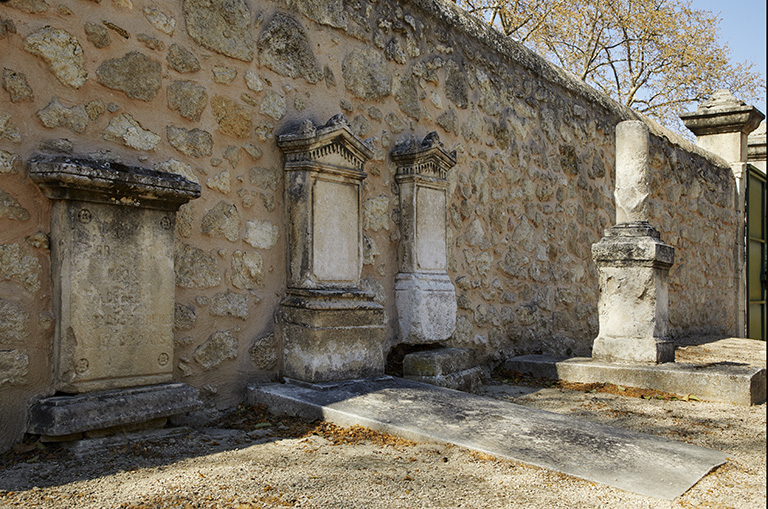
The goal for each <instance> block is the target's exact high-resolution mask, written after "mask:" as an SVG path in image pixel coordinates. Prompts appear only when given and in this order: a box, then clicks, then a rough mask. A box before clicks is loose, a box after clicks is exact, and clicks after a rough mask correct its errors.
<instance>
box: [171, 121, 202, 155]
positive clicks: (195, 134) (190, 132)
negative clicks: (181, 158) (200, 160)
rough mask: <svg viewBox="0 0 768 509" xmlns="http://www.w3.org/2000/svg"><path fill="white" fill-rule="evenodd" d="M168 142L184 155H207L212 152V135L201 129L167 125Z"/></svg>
mask: <svg viewBox="0 0 768 509" xmlns="http://www.w3.org/2000/svg"><path fill="white" fill-rule="evenodd" d="M165 134H166V136H167V137H168V143H170V144H171V146H172V147H173V148H175V149H176V150H178V151H179V152H181V153H182V154H184V155H188V156H191V157H207V156H209V155H211V154H212V153H213V136H211V133H209V132H208V131H204V130H203V129H185V128H184V127H177V126H175V125H169V126H166V128H165Z"/></svg>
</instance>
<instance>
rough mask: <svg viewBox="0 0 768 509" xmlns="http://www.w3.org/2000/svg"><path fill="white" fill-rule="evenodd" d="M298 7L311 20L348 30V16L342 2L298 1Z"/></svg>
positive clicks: (328, 0)
mask: <svg viewBox="0 0 768 509" xmlns="http://www.w3.org/2000/svg"><path fill="white" fill-rule="evenodd" d="M296 7H298V9H299V11H300V12H301V13H302V14H303V15H305V16H306V17H308V18H309V19H311V20H313V21H316V22H317V23H320V24H321V25H328V26H332V27H334V28H346V26H347V16H346V12H345V11H344V2H343V1H342V0H298V1H297V2H296Z"/></svg>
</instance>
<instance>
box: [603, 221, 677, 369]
mask: <svg viewBox="0 0 768 509" xmlns="http://www.w3.org/2000/svg"><path fill="white" fill-rule="evenodd" d="M605 233H606V235H605V236H604V237H603V238H602V239H601V240H600V242H598V243H596V244H593V245H592V257H593V259H594V261H595V264H596V265H597V271H598V277H599V283H600V301H599V304H598V312H599V320H600V332H599V335H598V337H597V338H596V339H595V341H594V344H593V346H592V356H593V357H594V358H595V359H600V360H604V361H607V362H633V363H637V362H648V363H660V362H673V361H674V360H675V349H674V345H673V344H672V342H671V341H670V339H669V314H668V313H669V312H668V308H669V303H668V288H669V268H670V267H671V266H672V264H673V263H674V253H675V251H674V249H673V248H672V247H671V246H669V245H667V244H665V243H664V242H662V241H661V240H660V238H659V232H658V231H656V230H655V229H654V228H652V227H651V226H650V225H649V224H648V223H646V222H636V223H624V224H620V225H616V226H614V227H612V228H609V229H608V230H606V232H605Z"/></svg>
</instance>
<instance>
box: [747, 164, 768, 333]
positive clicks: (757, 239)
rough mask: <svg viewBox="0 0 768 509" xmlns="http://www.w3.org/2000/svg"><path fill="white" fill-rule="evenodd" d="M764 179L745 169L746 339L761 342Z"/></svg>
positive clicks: (766, 248) (766, 251)
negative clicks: (746, 175)
mask: <svg viewBox="0 0 768 509" xmlns="http://www.w3.org/2000/svg"><path fill="white" fill-rule="evenodd" d="M767 203H768V195H766V177H765V173H763V172H761V171H760V170H758V169H757V168H755V167H753V166H751V165H750V166H749V177H748V178H747V337H750V338H753V339H762V340H763V341H765V339H766V333H765V327H766V323H767V322H768V315H767V314H766V311H767V310H768V305H766V290H768V289H767V288H766V285H767V284H768V283H766V265H768V242H767V241H768V235H767V234H766V233H767V231H768V224H767V223H768V218H767V217H766V216H768V212H766V204H767Z"/></svg>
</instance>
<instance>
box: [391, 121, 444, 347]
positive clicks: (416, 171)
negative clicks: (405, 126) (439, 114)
mask: <svg viewBox="0 0 768 509" xmlns="http://www.w3.org/2000/svg"><path fill="white" fill-rule="evenodd" d="M392 159H393V160H394V161H395V163H396V164H397V175H396V176H395V179H396V180H397V183H398V184H399V187H400V244H399V246H398V254H399V258H400V260H399V262H400V271H399V273H398V274H397V277H396V279H395V304H396V307H397V313H398V325H399V328H400V340H401V341H402V342H405V343H410V344H423V343H434V342H438V341H443V340H446V339H448V338H450V337H451V335H452V334H453V331H454V329H455V327H456V310H457V305H456V293H455V289H454V287H453V283H451V279H450V278H449V277H448V274H447V273H446V252H447V250H446V234H447V230H446V227H447V196H446V192H447V189H448V185H449V184H448V180H447V179H446V177H447V174H448V170H450V169H451V168H452V167H453V166H454V165H455V164H456V156H455V153H453V154H451V153H448V152H447V151H446V150H445V149H444V148H443V145H442V143H440V139H439V138H438V136H437V134H436V133H434V132H432V133H430V134H429V135H427V136H426V137H425V138H424V140H423V141H422V142H421V143H418V142H417V141H416V140H411V142H410V143H407V144H403V145H399V146H397V147H396V148H395V150H394V151H393V152H392Z"/></svg>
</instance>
